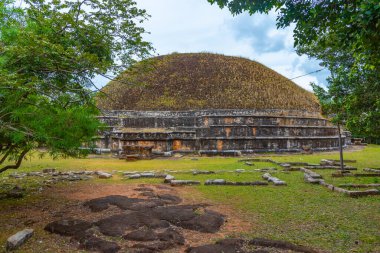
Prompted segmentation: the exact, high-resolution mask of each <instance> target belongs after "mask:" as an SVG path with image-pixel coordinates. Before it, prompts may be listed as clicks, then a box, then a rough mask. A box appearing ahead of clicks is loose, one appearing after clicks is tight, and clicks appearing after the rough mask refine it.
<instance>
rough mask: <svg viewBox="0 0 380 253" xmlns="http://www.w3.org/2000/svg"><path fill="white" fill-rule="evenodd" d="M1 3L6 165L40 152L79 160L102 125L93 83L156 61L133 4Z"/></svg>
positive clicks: (0, 106) (0, 123) (0, 143)
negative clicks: (141, 62)
mask: <svg viewBox="0 0 380 253" xmlns="http://www.w3.org/2000/svg"><path fill="white" fill-rule="evenodd" d="M22 6H23V7H16V5H15V2H14V1H13V0H6V1H1V3H0V20H1V21H0V164H2V163H5V162H6V161H7V160H13V161H16V164H15V165H7V166H5V167H4V168H2V169H0V172H1V171H3V170H6V169H8V168H18V167H19V165H20V163H21V161H22V159H23V157H24V156H25V154H26V153H27V152H28V151H29V150H31V149H33V148H35V147H45V148H48V149H49V150H50V152H51V154H52V155H54V156H59V155H63V156H78V155H81V154H82V153H83V152H81V151H80V149H79V148H80V146H81V145H82V144H83V143H87V142H90V141H91V139H92V137H93V136H94V135H96V133H97V131H98V128H99V126H100V124H99V122H98V120H97V119H96V118H95V117H94V116H96V115H97V114H98V113H99V111H98V109H97V108H96V106H95V103H94V94H95V92H94V91H93V90H94V89H96V87H95V85H94V84H93V83H92V79H93V78H94V77H95V76H96V75H106V73H108V72H113V73H115V74H117V73H119V72H120V71H121V70H122V69H124V68H125V66H128V65H130V64H131V63H133V62H135V59H138V58H144V57H146V56H148V55H149V52H150V50H151V49H152V48H151V45H150V43H148V42H145V41H143V39H142V34H143V33H144V32H145V31H144V29H143V28H141V27H139V26H138V25H137V23H141V22H143V21H144V20H145V19H146V18H147V14H146V13H145V11H144V10H140V9H138V8H136V7H135V2H134V1H131V0H83V1H74V0H67V1H64V0H53V1H45V0H27V1H24V4H23V5H22Z"/></svg>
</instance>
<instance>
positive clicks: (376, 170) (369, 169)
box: [364, 168, 380, 173]
mask: <svg viewBox="0 0 380 253" xmlns="http://www.w3.org/2000/svg"><path fill="white" fill-rule="evenodd" d="M364 171H368V172H375V173H380V168H376V169H374V168H365V169H364Z"/></svg>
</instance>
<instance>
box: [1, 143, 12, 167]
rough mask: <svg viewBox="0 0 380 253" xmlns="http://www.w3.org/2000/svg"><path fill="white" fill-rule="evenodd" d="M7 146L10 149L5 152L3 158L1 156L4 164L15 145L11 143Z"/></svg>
mask: <svg viewBox="0 0 380 253" xmlns="http://www.w3.org/2000/svg"><path fill="white" fill-rule="evenodd" d="M7 148H8V151H7V152H6V153H5V154H4V156H3V158H1V160H0V164H3V163H4V162H5V160H6V159H7V157H8V156H9V155H10V154H11V152H12V150H13V147H12V146H11V145H8V146H7ZM4 150H6V149H4Z"/></svg>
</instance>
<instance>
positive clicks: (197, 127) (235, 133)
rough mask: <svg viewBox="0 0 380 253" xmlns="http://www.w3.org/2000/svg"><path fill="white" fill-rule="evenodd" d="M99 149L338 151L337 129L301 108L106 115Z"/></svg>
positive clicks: (211, 152) (114, 112)
mask: <svg viewBox="0 0 380 253" xmlns="http://www.w3.org/2000/svg"><path fill="white" fill-rule="evenodd" d="M100 119H101V121H103V122H104V123H106V124H107V125H108V126H109V127H108V129H107V130H106V131H104V132H103V135H102V136H101V137H100V139H99V141H98V142H97V146H98V147H100V148H107V149H112V150H114V151H116V150H121V149H122V147H123V146H125V145H150V146H153V147H154V148H153V150H154V151H159V152H169V151H173V152H182V153H186V152H200V153H202V154H205V155H223V154H225V155H229V154H234V155H235V154H236V152H243V153H253V152H271V151H272V152H281V151H286V152H300V151H302V150H304V149H308V148H311V149H312V150H330V149H336V148H337V147H338V129H337V128H336V127H335V126H333V125H332V124H331V123H330V122H329V121H328V120H326V119H324V118H323V117H322V116H320V114H319V113H316V112H307V111H300V110H269V109H266V110H249V109H247V110H233V109H230V110H222V109H218V110H198V111H105V112H104V114H103V116H102V117H100Z"/></svg>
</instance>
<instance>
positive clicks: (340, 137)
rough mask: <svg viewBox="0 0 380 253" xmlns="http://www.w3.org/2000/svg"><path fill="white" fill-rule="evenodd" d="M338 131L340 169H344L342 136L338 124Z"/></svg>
mask: <svg viewBox="0 0 380 253" xmlns="http://www.w3.org/2000/svg"><path fill="white" fill-rule="evenodd" d="M338 131H339V159H340V169H341V170H343V169H344V165H343V144H342V135H341V133H340V124H339V123H338Z"/></svg>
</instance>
